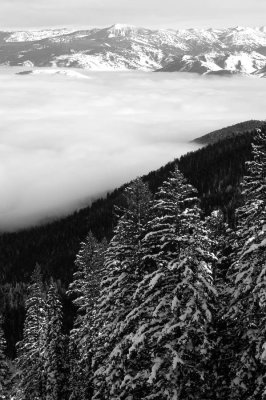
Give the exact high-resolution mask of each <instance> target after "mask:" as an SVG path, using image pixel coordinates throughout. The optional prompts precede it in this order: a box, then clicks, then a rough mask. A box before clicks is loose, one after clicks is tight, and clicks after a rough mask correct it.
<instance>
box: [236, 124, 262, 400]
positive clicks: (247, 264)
mask: <svg viewBox="0 0 266 400" xmlns="http://www.w3.org/2000/svg"><path fill="white" fill-rule="evenodd" d="M253 157H254V159H253V161H250V162H247V164H246V167H247V175H246V176H245V177H244V179H243V182H242V194H243V198H244V204H243V206H242V207H240V208H239V209H238V210H237V241H236V250H235V256H234V262H233V264H232V266H231V268H230V270H229V273H228V277H229V279H230V281H231V288H232V290H231V303H230V309H229V312H228V318H229V319H230V322H231V340H232V342H233V344H234V352H235V354H234V358H233V359H232V362H231V376H232V385H231V396H230V399H234V400H236V399H237V400H238V399H241V400H245V399H248V400H261V399H266V365H265V359H264V357H265V347H266V345H265V343H266V126H264V127H263V128H262V129H259V130H258V131H257V134H256V136H255V138H254V144H253Z"/></svg>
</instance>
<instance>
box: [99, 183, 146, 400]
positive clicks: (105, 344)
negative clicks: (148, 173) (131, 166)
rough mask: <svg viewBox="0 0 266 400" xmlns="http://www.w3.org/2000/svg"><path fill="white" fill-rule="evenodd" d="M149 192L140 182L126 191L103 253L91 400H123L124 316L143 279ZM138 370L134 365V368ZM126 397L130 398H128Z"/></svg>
mask: <svg viewBox="0 0 266 400" xmlns="http://www.w3.org/2000/svg"><path fill="white" fill-rule="evenodd" d="M150 197H151V196H150V192H149V190H148V187H147V186H146V185H145V184H144V183H143V182H142V181H141V180H140V179H137V180H136V181H134V182H133V183H132V184H131V185H130V186H129V187H128V188H127V189H126V191H125V199H126V204H127V206H126V208H125V209H123V210H122V211H121V214H122V215H121V217H120V219H119V221H118V224H117V227H116V228H115V232H114V237H113V239H112V240H111V242H110V245H109V247H108V249H107V252H106V254H105V263H104V277H103V281H102V285H101V296H100V299H99V301H98V309H97V314H98V315H97V318H96V323H97V325H96V326H97V329H98V337H97V338H96V340H95V345H94V350H95V355H94V360H93V361H94V369H95V374H94V384H95V394H94V397H93V398H94V399H105V398H109V399H120V398H121V399H122V398H126V397H125V396H129V394H128V393H125V392H124V389H123V381H124V379H126V377H127V375H128V370H129V369H130V368H132V366H131V365H128V363H127V355H126V349H125V348H124V346H125V343H124V339H125V337H126V335H127V331H128V330H130V328H129V327H127V326H126V325H125V319H126V317H127V315H128V314H129V313H130V312H131V311H132V309H133V307H134V302H133V294H134V291H135V290H136V288H137V286H138V283H139V282H140V280H141V279H142V276H143V271H142V270H141V259H142V247H141V240H142V238H143V236H144V235H145V227H146V224H147V220H148V214H149V207H150ZM135 368H137V366H135ZM128 398H129V397H128Z"/></svg>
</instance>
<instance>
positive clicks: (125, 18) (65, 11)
mask: <svg viewBox="0 0 266 400" xmlns="http://www.w3.org/2000/svg"><path fill="white" fill-rule="evenodd" d="M0 3H1V13H0V30H1V29H13V28H16V29H26V28H42V27H48V26H49V27H53V26H60V27H63V26H64V27H91V26H97V27H98V26H99V27H106V26H110V25H113V24H114V23H125V24H132V25H137V26H145V27H151V28H174V29H178V28H191V27H204V28H206V27H217V28H220V27H228V26H237V25H241V26H262V25H264V24H265V15H266V1H265V0H222V1H220V0H219V1H218V0H185V1H180V0H163V1H162V0H134V1H132V0H112V1H111V0H0Z"/></svg>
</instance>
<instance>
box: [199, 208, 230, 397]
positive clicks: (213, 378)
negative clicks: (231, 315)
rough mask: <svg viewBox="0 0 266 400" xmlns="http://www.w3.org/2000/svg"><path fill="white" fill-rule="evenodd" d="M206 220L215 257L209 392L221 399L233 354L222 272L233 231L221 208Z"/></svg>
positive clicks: (226, 393)
mask: <svg viewBox="0 0 266 400" xmlns="http://www.w3.org/2000/svg"><path fill="white" fill-rule="evenodd" d="M206 223H207V226H208V229H209V230H210V237H211V238H212V241H213V246H212V247H213V252H214V254H215V255H216V257H217V260H216V262H215V263H214V264H213V282H214V286H215V289H216V291H217V300H216V304H215V312H214V314H213V333H212V335H211V338H212V341H213V343H214V349H213V352H212V359H211V360H210V362H209V377H210V383H211V385H210V389H211V391H210V393H211V394H212V396H211V399H217V400H218V399H219V400H224V399H227V398H228V397H229V394H230V373H229V371H230V362H228V360H230V359H231V357H233V355H234V353H233V349H232V346H231V338H230V335H229V332H228V326H227V323H228V320H227V318H226V313H227V311H228V302H229V291H228V279H227V277H226V275H227V271H228V269H229V266H230V259H231V256H232V245H233V238H234V233H233V231H232V230H231V228H230V227H229V226H228V224H227V223H226V222H224V215H223V213H222V211H221V210H215V211H213V212H212V213H211V215H210V216H209V217H207V218H206Z"/></svg>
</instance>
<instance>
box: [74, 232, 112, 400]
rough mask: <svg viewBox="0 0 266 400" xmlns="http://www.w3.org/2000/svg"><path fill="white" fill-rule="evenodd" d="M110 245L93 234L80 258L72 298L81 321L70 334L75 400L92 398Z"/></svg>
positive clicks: (83, 244) (82, 246) (77, 262)
mask: <svg viewBox="0 0 266 400" xmlns="http://www.w3.org/2000/svg"><path fill="white" fill-rule="evenodd" d="M106 246H107V245H106V243H105V241H103V242H102V243H99V242H98V241H97V240H96V239H95V238H94V236H93V235H92V233H91V232H90V233H89V234H88V236H87V237H86V239H85V241H84V242H83V243H81V249H80V251H79V253H78V255H77V258H76V261H75V265H76V268H77V270H76V272H75V273H74V281H73V283H71V284H70V287H69V292H68V293H69V295H72V296H75V299H74V300H73V302H74V304H75V305H76V307H77V318H76V320H75V324H74V329H73V330H72V331H71V334H70V366H71V376H70V384H71V397H70V398H71V399H73V400H74V399H80V400H81V399H88V398H89V397H90V396H91V395H92V382H91V378H92V367H91V357H92V341H93V338H94V335H95V322H94V320H95V304H96V301H97V299H98V297H99V291H100V283H101V274H102V268H103V256H104V251H105V250H106Z"/></svg>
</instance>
